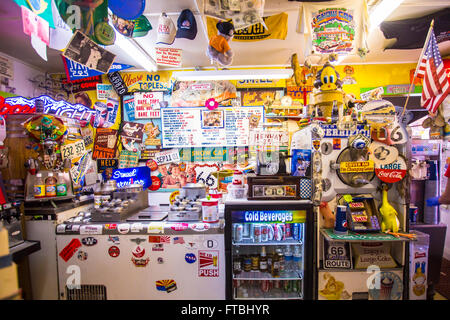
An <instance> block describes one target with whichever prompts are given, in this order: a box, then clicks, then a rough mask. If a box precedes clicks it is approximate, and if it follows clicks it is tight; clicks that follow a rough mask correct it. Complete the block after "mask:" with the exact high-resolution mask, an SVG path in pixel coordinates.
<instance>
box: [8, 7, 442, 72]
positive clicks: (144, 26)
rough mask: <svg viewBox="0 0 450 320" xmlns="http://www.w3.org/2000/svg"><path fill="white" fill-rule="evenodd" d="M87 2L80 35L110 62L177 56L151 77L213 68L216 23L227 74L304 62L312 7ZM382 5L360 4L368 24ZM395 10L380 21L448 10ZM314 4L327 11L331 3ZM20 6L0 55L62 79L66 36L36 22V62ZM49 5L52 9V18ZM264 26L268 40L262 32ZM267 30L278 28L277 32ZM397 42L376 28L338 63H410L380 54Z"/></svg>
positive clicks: (146, 64)
mask: <svg viewBox="0 0 450 320" xmlns="http://www.w3.org/2000/svg"><path fill="white" fill-rule="evenodd" d="M339 1H342V0H339ZM32 2H33V3H34V2H36V1H32ZM52 2H53V3H52ZM91 2H92V3H95V4H96V5H98V6H97V7H95V8H91V9H90V10H84V9H83V10H84V11H83V10H82V14H83V17H84V19H85V20H86V21H91V23H90V24H89V26H86V30H87V31H88V32H91V33H92V35H91V36H90V38H91V39H92V40H93V41H94V42H96V43H97V44H99V45H100V46H101V47H102V48H103V49H105V50H107V51H109V52H111V53H112V54H114V55H115V56H116V58H115V61H114V62H116V63H122V64H127V65H132V66H135V67H136V69H140V70H143V69H147V70H148V69H150V68H151V66H152V65H155V61H156V59H157V52H158V53H160V52H161V50H156V48H168V49H173V50H172V51H174V52H176V53H177V54H179V59H180V60H181V61H180V63H179V64H174V66H175V65H176V67H174V66H170V65H157V66H155V68H157V69H158V70H164V69H179V68H180V66H181V68H191V69H193V68H210V67H213V66H212V65H211V59H210V58H209V57H208V55H207V54H206V51H207V47H208V44H209V38H210V36H211V35H213V34H215V33H217V29H214V27H215V24H216V22H217V21H219V20H218V19H217V18H222V19H223V18H225V19H228V20H230V21H232V23H233V24H234V27H235V29H236V31H235V35H234V38H233V39H232V40H230V41H229V46H230V47H231V49H232V51H233V52H234V56H233V62H232V65H231V67H252V66H256V67H259V66H261V67H262V66H290V65H291V63H290V59H291V56H292V55H293V54H294V53H297V55H298V60H299V62H300V64H303V63H304V61H305V58H306V57H307V56H308V53H307V52H305V50H306V48H307V45H306V42H305V35H304V34H303V33H300V31H301V30H299V25H301V23H302V12H301V11H300V10H299V8H300V6H301V5H302V4H305V3H311V2H308V1H303V2H299V1H288V0H265V1H262V0H245V1H240V2H239V1H228V3H229V6H231V8H230V7H228V10H227V8H225V9H224V8H220V7H219V6H220V5H221V2H220V1H219V0H207V1H204V0H177V1H167V0H152V1H149V0H147V1H146V0H127V1H121V0H108V1H106V0H105V1H102V0H92V1H91ZM382 2H383V1H382V0H367V4H368V13H369V17H371V15H372V14H373V12H374V9H376V7H377V6H379V5H381V3H382ZM394 2H395V3H397V2H399V3H400V5H399V6H398V7H397V8H396V9H395V10H394V11H393V12H392V13H391V14H390V15H389V16H388V17H387V18H385V20H386V21H395V20H405V19H416V18H421V17H425V16H427V15H433V14H434V13H436V12H439V11H442V10H444V9H446V8H448V7H449V3H448V0H431V1H421V0H404V1H399V0H394V1H392V2H391V3H394ZM36 3H38V4H39V5H42V6H45V4H47V6H48V7H49V8H50V14H51V12H52V10H53V14H54V15H55V14H58V13H59V14H60V13H61V12H62V11H61V10H60V9H61V8H64V6H65V8H66V9H67V8H68V6H67V4H68V3H71V1H66V0H52V1H51V0H41V1H39V2H36ZM239 3H243V4H245V5H247V4H249V5H252V6H253V7H252V8H250V6H248V7H245V8H244V9H242V8H241V9H242V10H240V11H239V12H238V11H236V10H234V11H233V9H236V8H233V7H232V6H233V5H236V4H239ZM316 3H317V2H316ZM320 3H321V4H323V6H327V5H328V4H333V3H334V1H322V2H320ZM27 4H28V2H27V1H26V0H2V1H1V3H0V52H3V53H5V54H7V55H10V56H12V57H15V58H17V59H20V60H22V61H25V62H27V63H28V64H30V65H33V66H36V67H37V68H39V69H42V70H43V71H49V72H63V71H64V64H63V62H62V59H61V51H60V50H62V49H64V44H66V45H67V43H68V40H70V38H69V39H68V38H67V37H68V36H71V32H70V30H69V31H68V30H66V31H65V32H66V34H65V38H64V37H63V31H62V29H61V30H60V29H53V28H52V25H53V24H54V23H53V22H54V21H56V20H55V17H54V16H53V20H52V19H48V15H47V16H46V17H45V16H43V15H42V14H39V16H42V17H43V18H44V19H48V20H49V24H50V45H49V46H48V47H47V48H46V49H47V61H45V60H43V59H41V58H40V57H39V55H38V54H36V52H35V50H34V49H33V46H32V44H31V42H30V37H29V36H27V35H25V34H24V32H23V25H22V14H21V8H20V6H19V5H27ZM54 4H56V7H57V8H56V11H55V8H54V7H53V5H54ZM105 4H107V7H106V6H105ZM261 4H262V5H261ZM214 5H215V6H216V7H214ZM91 7H92V6H91ZM38 9H39V8H38ZM230 12H231V13H230ZM43 13H44V11H43ZM45 13H46V14H48V13H49V10H48V9H47V10H46V11H45ZM163 13H164V14H163ZM204 13H207V15H206V14H204ZM50 16H51V15H50ZM214 19H216V20H214ZM261 22H263V23H261ZM253 23H254V24H253ZM380 23H381V21H380ZM247 24H252V25H251V27H250V28H249V29H242V28H241V27H242V26H245V25H247ZM264 25H265V26H266V27H268V30H270V32H268V31H265V28H264ZM272 26H277V27H276V28H275V29H276V30H274V29H273V28H274V27H272ZM56 27H58V26H56ZM55 30H56V31H55ZM55 32H58V37H55V36H52V35H54V33H55ZM403 37H404V35H403ZM55 39H59V40H60V43H59V44H57V43H55ZM249 40H251V41H249ZM403 40H404V39H400V40H399V42H401V43H402V42H403ZM396 41H397V40H396V39H395V38H392V39H386V38H385V35H384V33H383V32H382V31H381V30H380V28H379V27H376V28H374V29H373V30H372V31H371V32H370V33H369V34H368V37H367V47H368V49H369V50H368V52H366V53H365V56H364V54H362V56H363V57H361V55H358V54H349V55H347V56H345V58H342V59H341V61H340V62H344V63H345V64H360V63H405V62H412V63H415V62H417V60H418V58H419V55H420V52H421V48H418V49H409V50H402V49H388V50H385V48H387V47H391V46H393V44H394V43H395V42H396ZM55 48H56V49H55ZM439 49H440V51H441V55H442V56H443V57H445V56H447V55H449V54H450V41H443V42H441V43H439ZM164 52H166V51H164ZM144 60H147V61H144Z"/></svg>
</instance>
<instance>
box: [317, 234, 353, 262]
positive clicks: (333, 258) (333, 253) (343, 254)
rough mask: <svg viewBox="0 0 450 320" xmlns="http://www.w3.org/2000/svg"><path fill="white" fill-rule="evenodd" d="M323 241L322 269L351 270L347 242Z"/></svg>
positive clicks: (350, 255)
mask: <svg viewBox="0 0 450 320" xmlns="http://www.w3.org/2000/svg"><path fill="white" fill-rule="evenodd" d="M323 241H324V247H323V248H324V249H323V267H324V269H352V254H351V248H350V243H349V242H341V241H328V240H326V239H324V240H323Z"/></svg>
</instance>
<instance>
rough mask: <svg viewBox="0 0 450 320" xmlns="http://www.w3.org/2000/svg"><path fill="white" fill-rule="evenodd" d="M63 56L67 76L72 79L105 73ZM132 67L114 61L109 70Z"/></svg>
mask: <svg viewBox="0 0 450 320" xmlns="http://www.w3.org/2000/svg"><path fill="white" fill-rule="evenodd" d="M62 58H63V62H64V69H65V70H66V76H67V78H68V79H69V80H70V81H74V80H80V79H84V78H89V77H94V76H99V75H102V74H103V73H101V72H99V71H97V70H93V69H89V68H88V67H86V66H84V65H82V64H80V63H78V62H75V61H72V60H69V59H67V58H65V57H62ZM132 67H133V66H130V65H128V64H123V63H115V62H114V63H113V64H112V65H111V68H110V69H109V71H108V72H114V71H122V70H125V69H129V68H132Z"/></svg>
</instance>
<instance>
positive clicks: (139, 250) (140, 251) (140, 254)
mask: <svg viewBox="0 0 450 320" xmlns="http://www.w3.org/2000/svg"><path fill="white" fill-rule="evenodd" d="M131 253H132V254H133V256H134V257H135V258H142V257H143V256H144V254H145V249H144V248H143V247H141V246H139V245H138V246H136V248H134V249H133V251H132V252H131Z"/></svg>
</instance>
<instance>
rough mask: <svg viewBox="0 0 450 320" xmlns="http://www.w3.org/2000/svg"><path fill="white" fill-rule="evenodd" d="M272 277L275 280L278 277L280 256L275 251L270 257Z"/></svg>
mask: <svg viewBox="0 0 450 320" xmlns="http://www.w3.org/2000/svg"><path fill="white" fill-rule="evenodd" d="M272 276H273V277H275V278H278V277H279V276H280V256H279V255H278V252H277V251H275V252H274V254H273V256H272Z"/></svg>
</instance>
